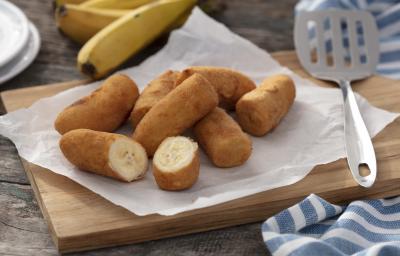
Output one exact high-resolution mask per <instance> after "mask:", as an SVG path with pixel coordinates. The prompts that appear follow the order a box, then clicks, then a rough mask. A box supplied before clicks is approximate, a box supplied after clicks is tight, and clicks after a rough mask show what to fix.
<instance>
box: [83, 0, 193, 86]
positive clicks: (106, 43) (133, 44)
mask: <svg viewBox="0 0 400 256" xmlns="http://www.w3.org/2000/svg"><path fill="white" fill-rule="evenodd" d="M195 4H196V0H159V1H156V2H153V3H150V4H147V5H144V6H142V7H139V8H137V9H135V10H133V11H131V12H129V13H128V14H126V15H124V16H123V17H121V18H119V19H117V20H116V21H114V22H113V23H111V24H110V25H108V26H107V27H105V28H104V29H102V30H101V31H100V32H99V33H97V34H96V35H95V36H93V37H92V38H91V39H90V40H89V41H88V42H87V43H86V44H85V45H84V46H83V47H82V49H81V50H80V52H79V54H78V60H77V65H78V68H79V70H81V72H83V73H85V74H87V75H89V76H91V77H93V78H101V77H103V76H104V75H106V74H107V73H108V72H110V71H112V70H113V69H115V68H116V67H118V66H119V65H120V64H122V63H123V62H124V61H126V60H127V59H128V58H129V57H130V56H132V55H133V54H135V53H137V52H138V51H139V50H141V49H142V48H143V47H145V46H147V45H148V44H149V43H151V42H152V41H153V40H154V39H155V38H157V36H159V35H160V34H162V33H163V32H164V31H166V30H167V29H168V28H169V27H171V25H172V24H173V23H174V22H175V21H177V20H178V19H179V18H181V16H182V15H184V14H185V12H187V11H188V10H190V9H191V8H192V7H193V6H194V5H195Z"/></svg>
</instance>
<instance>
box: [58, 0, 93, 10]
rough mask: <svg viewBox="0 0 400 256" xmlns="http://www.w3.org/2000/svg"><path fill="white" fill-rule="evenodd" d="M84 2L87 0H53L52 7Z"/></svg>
mask: <svg viewBox="0 0 400 256" xmlns="http://www.w3.org/2000/svg"><path fill="white" fill-rule="evenodd" d="M86 1H88V0H54V1H53V6H54V7H55V8H56V7H59V6H61V5H63V4H81V3H83V2H86Z"/></svg>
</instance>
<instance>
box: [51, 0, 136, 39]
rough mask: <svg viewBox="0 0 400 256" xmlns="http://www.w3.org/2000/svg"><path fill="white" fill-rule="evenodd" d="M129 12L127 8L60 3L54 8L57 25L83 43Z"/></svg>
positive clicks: (69, 35)
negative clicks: (102, 7) (85, 6)
mask: <svg viewBox="0 0 400 256" xmlns="http://www.w3.org/2000/svg"><path fill="white" fill-rule="evenodd" d="M127 13H129V11H128V10H109V9H98V8H84V7H81V6H80V5H71V4H66V5H61V6H60V7H58V8H57V9H56V12H55V16H56V22H57V27H58V28H59V29H60V30H61V31H62V32H63V33H64V34H65V35H67V36H68V37H70V38H71V39H72V40H74V41H75V42H78V43H80V44H84V43H85V42H86V41H88V40H89V39H90V38H91V37H92V36H94V35H95V34H96V33H97V32H99V31H100V30H101V29H102V28H104V27H106V26H107V25H108V24H110V23H112V22H113V21H114V20H116V19H118V18H120V17H122V16H123V15H124V14H127Z"/></svg>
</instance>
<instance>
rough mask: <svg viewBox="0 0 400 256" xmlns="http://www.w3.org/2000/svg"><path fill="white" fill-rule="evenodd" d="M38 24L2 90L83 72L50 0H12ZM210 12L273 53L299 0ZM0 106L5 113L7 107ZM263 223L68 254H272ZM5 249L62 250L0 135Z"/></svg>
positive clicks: (232, 1)
mask: <svg viewBox="0 0 400 256" xmlns="http://www.w3.org/2000/svg"><path fill="white" fill-rule="evenodd" d="M11 1H12V2H13V3H15V4H16V5H17V6H19V7H20V8H21V9H22V10H23V11H24V12H25V13H26V15H27V16H28V17H29V19H30V20H31V21H33V23H35V24H36V26H37V27H38V29H39V31H40V35H41V37H42V47H41V51H40V53H39V55H38V57H37V59H36V60H35V61H34V63H33V64H32V65H31V66H30V67H29V68H27V69H26V70H25V71H24V72H23V73H21V74H20V75H19V76H17V77H16V78H14V79H13V80H11V81H9V82H8V83H6V84H3V85H1V87H0V90H1V91H4V90H9V89H16V88H21V87H28V86H34V85H40V84H49V83H55V82H62V81H68V80H73V79H81V78H83V76H82V75H81V74H80V73H79V72H78V71H77V70H76V68H75V57H76V55H77V52H78V50H79V46H78V45H76V44H74V43H73V42H71V41H70V40H68V39H67V38H65V37H64V36H62V35H61V34H60V33H59V32H58V31H57V28H56V26H55V23H54V19H53V8H52V3H51V1H50V0H36V1H25V0H11ZM214 2H215V3H217V6H218V8H217V11H215V12H214V13H212V14H211V15H212V16H213V17H214V18H215V19H217V20H218V21H220V22H223V23H224V24H226V25H227V26H228V27H229V28H230V29H232V30H233V31H234V32H236V33H238V34H239V35H241V36H243V37H245V38H248V39H249V40H251V41H252V42H253V43H255V44H257V45H258V46H260V47H261V48H263V49H266V50H268V51H270V52H273V51H279V50H288V49H293V41H292V27H293V8H294V5H295V3H296V2H297V1H296V0H280V1H265V0H264V1H262V0H248V1H241V0H215V1H214ZM164 43H165V38H164V39H160V40H158V41H157V42H155V43H153V44H152V45H151V46H150V47H149V48H148V49H146V50H144V51H143V52H142V53H140V54H139V55H138V56H135V57H134V58H132V59H131V60H130V61H129V62H128V63H127V64H126V65H125V66H131V65H134V64H137V63H140V61H142V60H143V59H144V58H146V57H147V56H149V55H151V54H152V53H154V52H156V51H157V50H158V49H160V47H162V45H163V44H164ZM4 112H5V111H4V109H3V108H0V114H4ZM260 224H261V223H254V224H248V225H242V226H238V227H232V228H225V229H221V230H216V231H209V232H204V233H200V234H193V235H186V236H181V237H176V238H170V239H164V240H159V241H151V242H146V243H141V244H136V245H128V246H120V247H114V248H107V249H99V250H95V251H89V252H83V253H75V254H70V255H111V256H112V255H133V254H135V255H268V251H267V250H266V249H265V246H264V244H263V242H262V238H261V233H260ZM0 254H1V255H57V250H56V249H55V246H54V244H53V242H52V240H51V237H50V235H49V231H48V228H47V224H46V222H45V220H44V219H43V216H42V214H41V212H40V209H39V207H38V205H37V202H36V200H35V198H34V195H33V191H32V188H31V186H30V185H29V181H28V179H27V177H26V175H25V172H24V170H23V167H22V165H21V162H20V159H19V157H18V154H17V151H16V149H15V147H14V145H13V144H12V142H10V141H9V140H8V139H6V138H4V137H1V136H0Z"/></svg>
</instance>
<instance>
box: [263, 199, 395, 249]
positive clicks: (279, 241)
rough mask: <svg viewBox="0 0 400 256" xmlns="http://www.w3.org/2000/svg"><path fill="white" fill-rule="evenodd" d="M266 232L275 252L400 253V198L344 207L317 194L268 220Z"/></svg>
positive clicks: (266, 237) (264, 234)
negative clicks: (331, 202)
mask: <svg viewBox="0 0 400 256" xmlns="http://www.w3.org/2000/svg"><path fill="white" fill-rule="evenodd" d="M262 235H263V239H264V242H265V244H266V246H267V247H268V250H269V251H270V252H271V253H272V255H291V256H296V255H307V256H313V255H330V256H339V255H340V256H343V255H360V256H361V255H363V256H364V255H400V197H396V198H392V199H380V200H363V201H355V202H352V203H351V204H349V205H348V206H347V207H342V206H337V205H333V204H330V203H328V202H327V201H325V200H323V199H322V198H320V197H318V196H316V195H314V194H312V195H310V196H308V197H307V198H306V199H304V200H303V201H302V202H300V203H298V204H296V205H294V206H292V207H290V208H288V209H286V210H284V211H282V212H280V213H278V214H277V215H275V216H274V217H271V218H269V219H268V220H267V221H265V222H264V223H263V225H262Z"/></svg>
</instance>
